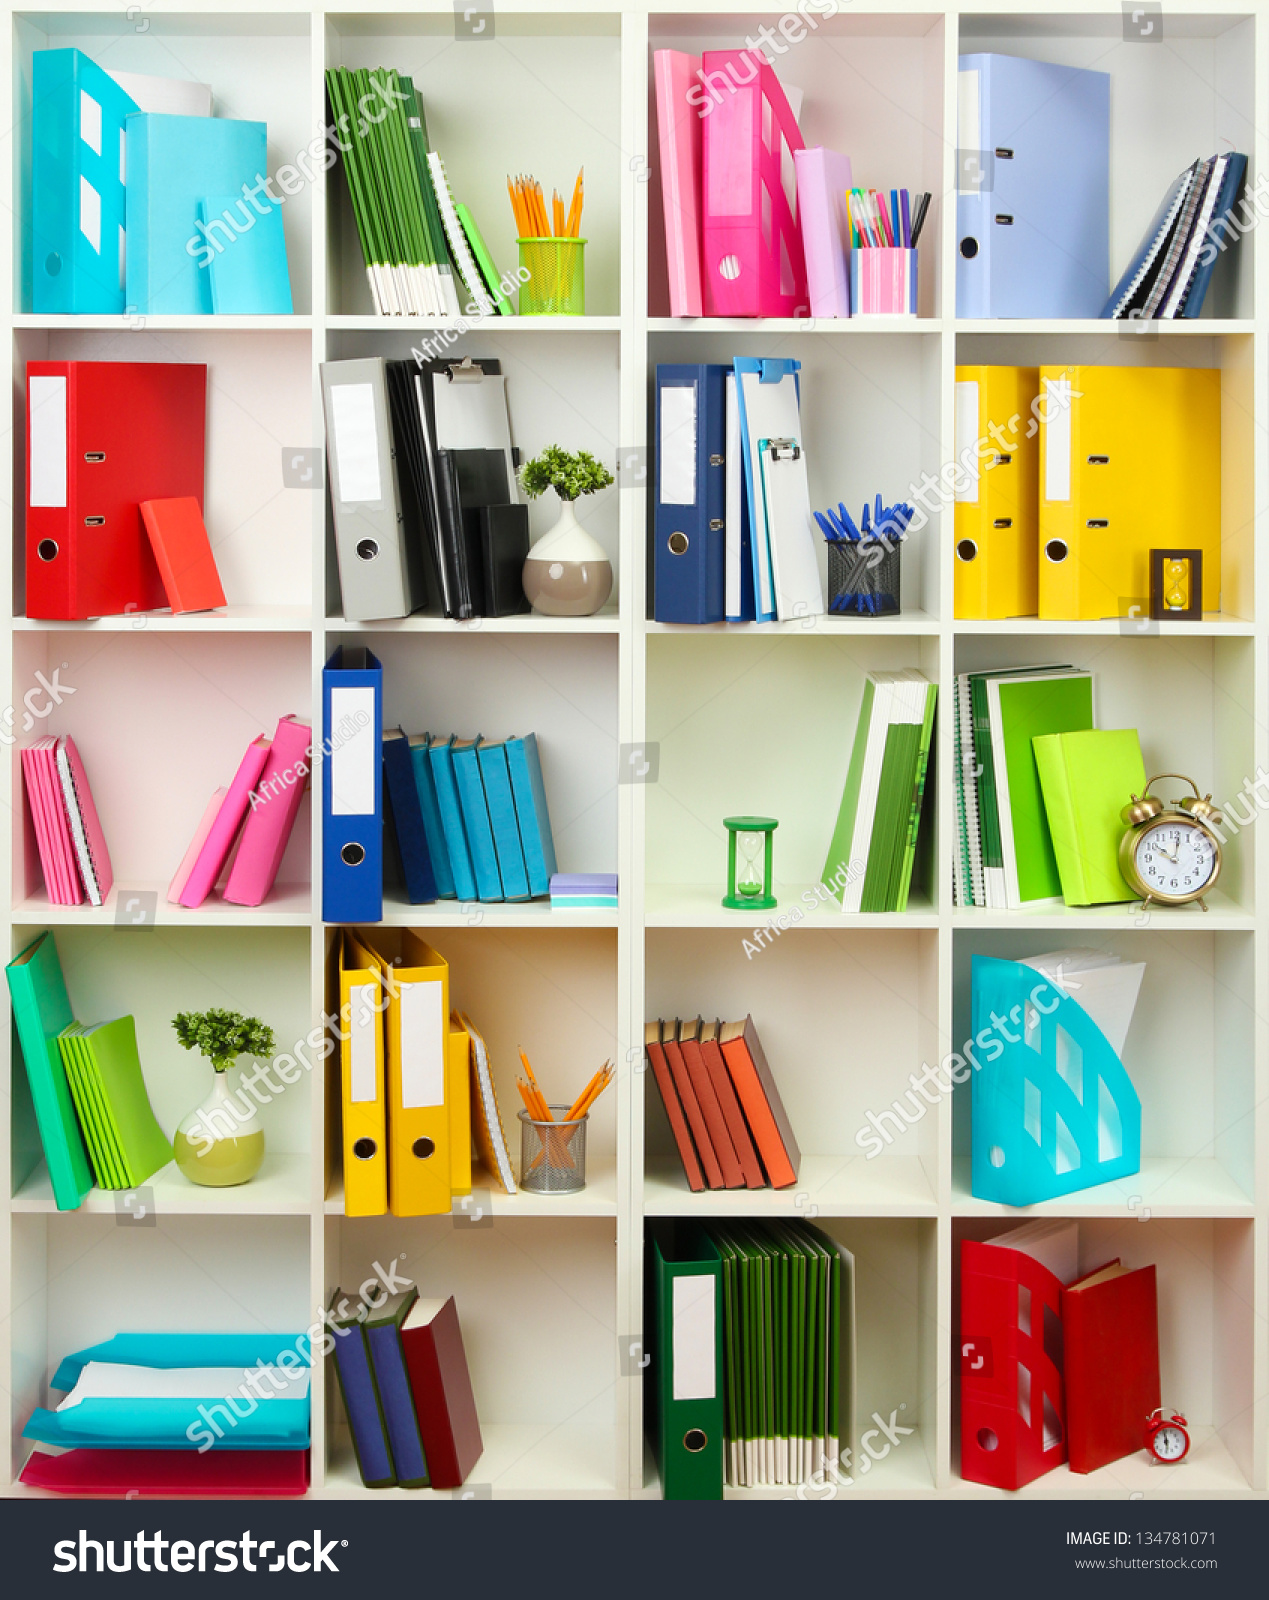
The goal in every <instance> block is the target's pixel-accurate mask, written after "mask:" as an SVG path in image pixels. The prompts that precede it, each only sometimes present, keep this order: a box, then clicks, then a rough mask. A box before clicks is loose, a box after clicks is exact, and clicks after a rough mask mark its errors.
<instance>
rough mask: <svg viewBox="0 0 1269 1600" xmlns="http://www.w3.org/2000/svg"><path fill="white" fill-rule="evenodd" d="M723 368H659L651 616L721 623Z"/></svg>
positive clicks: (711, 364)
mask: <svg viewBox="0 0 1269 1600" xmlns="http://www.w3.org/2000/svg"><path fill="white" fill-rule="evenodd" d="M726 373H727V368H726V367H725V366H723V365H721V364H719V363H716V362H709V363H703V364H700V365H688V366H680V365H677V364H669V363H662V364H660V365H659V366H658V367H657V405H656V440H657V445H656V453H657V491H656V505H655V510H654V515H653V545H654V554H653V563H652V567H653V570H652V585H653V588H652V592H653V619H654V620H655V621H657V622H722V621H723V618H724V614H725V609H726V595H725V590H726V568H727V537H726V524H725V512H726V502H727V481H726V473H725V470H724V465H725V451H726V435H727V409H726V394H725V390H724V382H725V376H726Z"/></svg>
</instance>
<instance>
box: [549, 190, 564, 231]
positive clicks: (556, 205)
mask: <svg viewBox="0 0 1269 1600" xmlns="http://www.w3.org/2000/svg"><path fill="white" fill-rule="evenodd" d="M551 218H552V223H553V226H554V229H555V237H556V238H557V239H562V238H563V237H564V202H563V201H562V200H561V199H560V191H559V190H558V189H553V190H552V191H551Z"/></svg>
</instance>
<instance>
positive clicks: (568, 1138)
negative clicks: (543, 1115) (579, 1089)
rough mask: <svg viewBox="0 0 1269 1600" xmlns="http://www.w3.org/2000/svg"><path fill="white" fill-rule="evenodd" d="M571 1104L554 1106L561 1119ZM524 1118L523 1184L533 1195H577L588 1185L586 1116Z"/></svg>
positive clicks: (526, 1116) (521, 1148)
mask: <svg viewBox="0 0 1269 1600" xmlns="http://www.w3.org/2000/svg"><path fill="white" fill-rule="evenodd" d="M568 1109H569V1108H568V1107H567V1106H552V1107H551V1110H552V1111H553V1112H554V1113H555V1114H556V1115H557V1116H558V1117H560V1118H561V1119H562V1118H564V1117H566V1116H567V1114H568ZM519 1117H520V1187H521V1188H522V1189H527V1190H528V1191H529V1192H530V1193H531V1194H576V1193H577V1191H578V1190H579V1189H584V1188H585V1187H586V1120H587V1119H586V1118H585V1117H575V1118H574V1119H573V1121H572V1122H566V1121H563V1120H561V1121H559V1122H535V1121H534V1120H533V1118H532V1117H531V1116H530V1115H529V1113H528V1112H527V1111H521V1112H520V1113H519Z"/></svg>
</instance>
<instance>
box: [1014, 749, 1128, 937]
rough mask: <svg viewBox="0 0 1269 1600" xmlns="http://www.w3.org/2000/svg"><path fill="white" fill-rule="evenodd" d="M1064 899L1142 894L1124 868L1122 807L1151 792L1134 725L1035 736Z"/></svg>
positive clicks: (1094, 901) (1091, 902) (1099, 900)
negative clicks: (1121, 867)
mask: <svg viewBox="0 0 1269 1600" xmlns="http://www.w3.org/2000/svg"><path fill="white" fill-rule="evenodd" d="M1032 750H1033V752H1034V754H1035V764H1036V772H1037V773H1038V775H1039V779H1040V791H1041V793H1042V795H1043V796H1044V810H1045V815H1046V817H1047V818H1048V823H1049V834H1050V837H1051V838H1052V840H1053V853H1054V856H1055V857H1056V859H1057V869H1058V877H1059V879H1060V880H1061V884H1062V898H1063V899H1064V900H1065V901H1066V903H1067V905H1068V906H1097V905H1106V904H1108V903H1110V902H1111V901H1116V900H1135V899H1136V898H1137V896H1136V893H1135V891H1134V890H1132V889H1130V888H1129V887H1128V885H1127V884H1126V883H1125V882H1124V879H1123V875H1122V873H1121V872H1120V870H1119V841H1120V839H1121V838H1122V837H1123V833H1124V824H1123V823H1122V822H1121V820H1120V817H1119V812H1120V808H1121V807H1122V806H1125V805H1127V804H1128V799H1129V796H1130V795H1134V794H1135V795H1140V794H1142V793H1143V792H1144V790H1145V785H1146V769H1145V767H1144V765H1143V764H1142V760H1141V741H1140V740H1139V739H1138V737H1137V730H1136V729H1135V728H1088V729H1084V730H1082V731H1080V732H1076V733H1046V734H1041V735H1040V736H1039V737H1038V738H1036V739H1034V740H1033V742H1032Z"/></svg>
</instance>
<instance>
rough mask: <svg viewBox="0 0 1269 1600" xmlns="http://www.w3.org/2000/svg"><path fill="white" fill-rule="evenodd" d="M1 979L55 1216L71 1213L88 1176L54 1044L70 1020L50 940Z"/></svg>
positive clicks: (32, 947)
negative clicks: (28, 1087)
mask: <svg viewBox="0 0 1269 1600" xmlns="http://www.w3.org/2000/svg"><path fill="white" fill-rule="evenodd" d="M5 976H6V978H7V979H8V982H9V997H10V999H11V1000H12V1002H13V1020H14V1023H15V1024H16V1026H17V1031H18V1043H19V1045H20V1046H21V1049H22V1060H23V1063H24V1064H25V1066H26V1076H27V1081H28V1083H29V1084H30V1085H31V1101H32V1104H33V1105H34V1107H35V1121H36V1126H37V1128H38V1129H39V1134H40V1142H41V1144H42V1145H43V1146H44V1159H45V1161H46V1162H47V1163H48V1176H49V1182H50V1184H51V1185H52V1188H53V1200H54V1202H55V1204H56V1206H57V1209H58V1210H59V1211H74V1210H75V1209H76V1208H77V1207H78V1206H79V1205H80V1204H81V1203H82V1202H83V1199H84V1196H85V1195H86V1194H87V1193H88V1191H89V1190H90V1189H91V1188H92V1186H93V1175H92V1170H91V1168H90V1167H89V1164H88V1154H87V1151H86V1150H85V1149H84V1138H83V1134H82V1133H81V1131H80V1126H79V1120H78V1118H77V1117H76V1115H75V1104H74V1100H73V1098H72V1096H71V1090H70V1084H69V1082H68V1081H67V1077H66V1068H65V1066H64V1065H63V1063H62V1052H61V1048H60V1046H59V1045H58V1035H59V1034H60V1033H61V1032H62V1030H63V1029H64V1028H65V1027H67V1026H68V1025H69V1024H70V1023H71V1022H72V1021H73V1020H74V1019H73V1017H72V1013H71V1008H70V1000H69V999H68V997H67V994H66V982H65V979H64V978H63V977H62V965H61V962H60V961H59V960H58V958H57V944H56V942H55V941H54V938H53V935H52V934H51V933H42V934H40V936H39V938H38V939H35V940H33V941H32V942H31V943H30V944H29V945H27V947H26V949H25V950H23V951H22V952H21V954H20V955H17V956H15V957H14V958H13V960H12V961H11V962H10V963H9V965H8V966H7V967H6V968H5Z"/></svg>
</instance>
